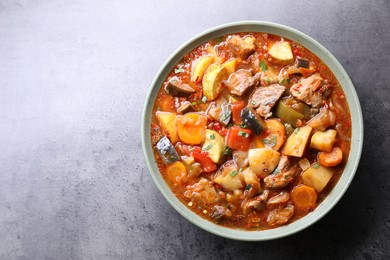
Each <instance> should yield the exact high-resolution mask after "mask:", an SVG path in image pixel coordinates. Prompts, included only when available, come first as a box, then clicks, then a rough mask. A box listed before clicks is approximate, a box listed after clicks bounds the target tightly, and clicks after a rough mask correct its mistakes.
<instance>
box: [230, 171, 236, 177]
mask: <svg viewBox="0 0 390 260" xmlns="http://www.w3.org/2000/svg"><path fill="white" fill-rule="evenodd" d="M229 175H230V176H232V177H234V176H236V175H237V171H236V170H233V171H231V172H230V173H229Z"/></svg>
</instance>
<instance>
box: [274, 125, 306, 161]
mask: <svg viewBox="0 0 390 260" xmlns="http://www.w3.org/2000/svg"><path fill="white" fill-rule="evenodd" d="M312 129H313V128H312V127H311V126H308V125H305V126H302V127H300V128H297V129H295V131H294V132H293V133H292V134H291V135H290V136H289V137H288V139H287V141H286V143H285V144H284V146H283V148H282V151H281V152H282V154H284V155H289V156H295V157H302V155H303V152H304V151H305V148H306V144H307V141H308V140H309V137H310V133H311V130H312Z"/></svg>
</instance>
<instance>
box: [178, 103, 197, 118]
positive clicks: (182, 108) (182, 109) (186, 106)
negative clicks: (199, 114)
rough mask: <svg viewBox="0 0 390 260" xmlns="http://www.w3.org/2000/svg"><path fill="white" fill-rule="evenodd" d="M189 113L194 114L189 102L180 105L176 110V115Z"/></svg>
mask: <svg viewBox="0 0 390 260" xmlns="http://www.w3.org/2000/svg"><path fill="white" fill-rule="evenodd" d="M189 112H195V109H194V107H193V106H192V105H191V102H189V101H185V102H184V103H183V105H181V106H180V107H179V108H178V109H177V113H178V114H182V115H184V114H186V113H189Z"/></svg>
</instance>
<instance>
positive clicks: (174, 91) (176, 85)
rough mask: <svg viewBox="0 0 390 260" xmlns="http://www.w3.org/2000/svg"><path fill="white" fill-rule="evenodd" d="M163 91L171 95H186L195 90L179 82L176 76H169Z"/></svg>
mask: <svg viewBox="0 0 390 260" xmlns="http://www.w3.org/2000/svg"><path fill="white" fill-rule="evenodd" d="M165 91H166V92H167V93H169V94H171V95H173V96H177V97H188V96H189V95H191V94H193V93H195V90H194V89H193V88H191V87H190V86H189V85H188V84H184V83H180V82H179V80H178V79H177V78H176V77H173V78H171V79H170V80H169V81H168V83H167V84H166V86H165Z"/></svg>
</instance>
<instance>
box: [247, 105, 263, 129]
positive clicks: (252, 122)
mask: <svg viewBox="0 0 390 260" xmlns="http://www.w3.org/2000/svg"><path fill="white" fill-rule="evenodd" d="M241 119H242V121H243V122H244V124H246V125H247V127H248V128H249V129H250V130H252V131H253V132H254V133H255V134H256V135H259V134H260V133H261V132H263V130H264V129H265V122H264V120H263V119H262V118H261V117H260V116H259V115H258V114H257V113H256V112H255V111H254V110H253V108H250V107H245V108H244V109H243V110H241Z"/></svg>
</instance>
